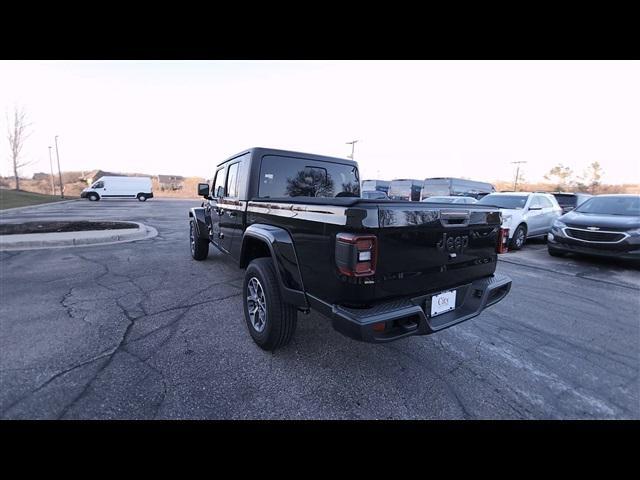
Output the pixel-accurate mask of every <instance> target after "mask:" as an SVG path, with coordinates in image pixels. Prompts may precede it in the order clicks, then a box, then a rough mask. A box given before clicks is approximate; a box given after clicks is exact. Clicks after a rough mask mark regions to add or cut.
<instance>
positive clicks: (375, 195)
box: [360, 190, 389, 200]
mask: <svg viewBox="0 0 640 480" xmlns="http://www.w3.org/2000/svg"><path fill="white" fill-rule="evenodd" d="M360 197H362V198H369V199H372V200H389V197H388V196H387V194H386V193H384V192H381V191H379V190H367V191H363V192H360Z"/></svg>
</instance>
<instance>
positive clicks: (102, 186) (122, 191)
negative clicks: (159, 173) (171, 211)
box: [80, 177, 153, 202]
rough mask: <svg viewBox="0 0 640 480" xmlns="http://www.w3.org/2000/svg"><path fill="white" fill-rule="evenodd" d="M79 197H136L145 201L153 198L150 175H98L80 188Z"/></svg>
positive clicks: (95, 199)
mask: <svg viewBox="0 0 640 480" xmlns="http://www.w3.org/2000/svg"><path fill="white" fill-rule="evenodd" d="M80 198H88V199H89V200H91V201H92V202H97V201H98V200H100V199H101V198H137V199H138V200H139V201H141V202H145V201H146V200H147V199H148V198H153V188H152V186H151V178H150V177H100V178H99V179H98V180H96V181H95V182H93V184H92V185H91V186H90V187H88V188H85V189H84V190H82V193H80Z"/></svg>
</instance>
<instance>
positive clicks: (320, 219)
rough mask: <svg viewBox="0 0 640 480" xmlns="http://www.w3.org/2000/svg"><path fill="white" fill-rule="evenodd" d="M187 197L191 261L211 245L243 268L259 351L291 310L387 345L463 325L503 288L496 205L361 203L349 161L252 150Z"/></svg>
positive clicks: (291, 317)
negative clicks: (197, 202)
mask: <svg viewBox="0 0 640 480" xmlns="http://www.w3.org/2000/svg"><path fill="white" fill-rule="evenodd" d="M198 194H199V195H201V196H203V197H204V198H205V201H204V202H203V203H202V206H201V207H200V208H192V209H191V210H190V211H189V217H190V241H191V255H192V257H193V258H194V259H195V260H204V259H205V258H207V254H208V252H209V244H210V243H211V244H213V245H214V246H215V247H217V248H218V249H220V250H221V251H222V252H224V253H227V254H229V255H230V256H231V258H232V259H233V260H234V261H236V262H238V265H239V266H240V268H243V269H246V271H245V277H244V283H243V297H242V298H243V304H244V316H245V319H246V322H247V326H248V329H249V332H250V334H251V336H252V337H253V339H254V341H255V342H256V343H257V344H258V345H259V346H260V347H262V348H263V349H265V350H274V349H276V348H278V347H281V346H283V345H286V344H287V343H288V342H289V341H290V340H291V337H292V335H293V333H294V330H295V327H296V321H297V314H298V311H303V312H309V311H310V310H311V309H313V310H316V311H318V312H320V313H322V314H324V315H325V316H327V317H329V318H330V319H331V320H332V324H333V327H334V328H335V329H336V330H338V331H339V332H341V333H343V334H345V335H348V336H349V337H352V338H355V339H358V340H363V341H368V342H387V341H391V340H396V339H399V338H402V337H406V336H409V335H427V334H431V333H434V332H437V331H439V330H442V329H444V328H447V327H450V326H452V325H455V324H456V323H460V322H463V321H465V320H468V319H470V318H472V317H475V316H476V315H478V314H479V313H480V312H481V311H482V310H483V309H484V308H486V307H488V306H489V305H493V304H495V303H497V302H499V301H500V300H502V299H503V298H504V297H505V296H506V295H507V293H509V290H510V288H511V279H510V278H508V277H506V276H504V275H497V274H495V270H496V262H497V251H498V248H499V246H500V243H501V242H502V243H504V242H505V241H506V238H505V235H504V233H505V232H504V231H503V230H501V228H500V225H501V214H500V211H499V210H498V209H497V208H495V207H491V206H478V205H466V204H464V205H463V204H452V205H443V204H436V203H433V204H430V203H425V202H422V203H418V202H408V201H394V200H377V199H376V200H373V199H371V200H370V199H363V198H360V181H359V177H358V165H357V163H356V162H354V161H350V160H344V159H339V158H332V157H325V156H319V155H312V154H306V153H298V152H290V151H284V150H274V149H266V148H252V149H250V150H247V151H244V152H242V153H239V154H237V155H234V156H232V157H231V158H229V159H227V160H225V161H224V162H222V163H220V164H219V165H218V167H217V168H216V171H215V177H214V179H213V184H212V189H210V187H209V184H206V183H202V184H199V185H198Z"/></svg>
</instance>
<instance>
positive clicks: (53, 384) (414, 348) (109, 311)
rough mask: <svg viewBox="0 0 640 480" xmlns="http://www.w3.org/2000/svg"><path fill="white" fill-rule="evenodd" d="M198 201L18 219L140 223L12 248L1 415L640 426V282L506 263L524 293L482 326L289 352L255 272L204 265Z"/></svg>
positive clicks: (533, 254) (544, 264)
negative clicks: (195, 248) (247, 304)
mask: <svg viewBox="0 0 640 480" xmlns="http://www.w3.org/2000/svg"><path fill="white" fill-rule="evenodd" d="M197 205H199V201H197V200H193V201H188V200H163V199H153V200H150V201H148V202H146V203H139V202H137V201H131V200H105V201H100V202H96V203H90V202H88V201H77V202H70V203H64V204H59V205H56V204H49V205H45V206H39V207H36V208H32V209H27V210H22V211H19V212H6V213H2V216H1V221H2V222H15V221H33V220H39V219H66V220H69V219H91V220H122V221H137V222H142V223H144V224H146V225H150V226H152V227H154V228H156V229H157V230H158V236H157V237H155V238H152V239H148V240H142V241H137V242H133V243H125V244H117V245H101V246H87V247H75V248H60V249H51V250H47V249H45V250H32V251H16V252H0V274H1V275H0V288H1V291H0V293H1V299H2V302H1V306H0V416H1V417H2V418H47V419H51V418H53V419H55V418H65V419H89V418H98V419H116V418H118V419H119V418H140V419H151V418H168V419H178V418H179V419H183V418H195V419H307V418H310V419H316V418H317V419H325V418H327V419H391V418H393V419H529V418H535V419H577V418H587V419H593V418H602V419H609V418H635V419H637V418H640V388H639V383H640V380H639V376H638V372H639V370H640V271H639V270H638V268H637V267H631V266H629V265H626V264H624V263H612V262H607V261H602V260H592V259H584V258H553V257H550V256H549V255H548V254H547V252H546V245H545V244H544V242H542V241H534V242H530V243H529V244H528V245H527V246H525V248H524V249H523V250H522V251H520V252H510V253H508V254H505V255H501V261H500V262H499V264H498V272H500V273H504V274H507V275H509V276H510V277H511V278H512V279H513V286H512V289H511V293H510V294H509V295H508V296H507V297H506V298H505V299H504V300H503V301H502V302H500V303H499V304H497V305H495V306H493V307H490V308H489V309H487V310H486V311H485V312H484V313H482V314H481V315H480V316H479V317H476V318H475V319H472V320H470V321H468V322H465V323H463V324H460V325H457V326H455V327H453V328H451V329H448V330H445V331H443V332H440V333H438V334H435V335H431V336H427V337H412V338H407V339H403V340H400V341H397V342H393V343H390V344H384V345H375V344H366V343H360V342H357V341H354V340H351V339H349V338H346V337H344V336H342V335H340V334H339V333H337V332H335V331H334V330H333V329H332V328H331V325H330V321H329V320H328V319H326V318H324V317H322V316H320V315H318V314H316V313H311V314H310V315H303V314H300V315H299V320H298V329H297V331H296V334H295V336H294V339H293V341H292V343H291V344H290V345H288V346H287V347H285V348H283V349H281V350H278V351H276V352H275V353H269V352H264V351H262V350H261V349H260V348H259V347H257V346H256V345H255V344H254V343H253V341H252V340H251V337H250V336H249V333H248V332H247V328H246V325H245V323H244V318H243V314H242V296H241V285H242V278H243V271H242V270H240V269H239V268H238V267H237V266H236V265H235V264H233V263H232V262H231V261H230V260H228V259H227V258H225V257H223V256H222V254H220V253H218V252H217V251H216V250H215V249H214V248H211V249H210V254H209V258H208V259H207V260H206V261H203V262H196V261H193V260H192V259H191V257H190V254H189V237H188V217H187V212H188V208H189V207H191V206H197Z"/></svg>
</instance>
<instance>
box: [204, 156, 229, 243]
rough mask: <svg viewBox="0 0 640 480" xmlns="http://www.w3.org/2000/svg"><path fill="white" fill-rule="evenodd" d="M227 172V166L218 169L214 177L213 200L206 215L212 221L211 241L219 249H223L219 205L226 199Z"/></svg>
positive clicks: (208, 204) (208, 205) (207, 207)
mask: <svg viewBox="0 0 640 480" xmlns="http://www.w3.org/2000/svg"><path fill="white" fill-rule="evenodd" d="M226 172H227V169H226V166H223V167H220V168H218V170H216V173H215V175H214V177H213V189H212V192H211V199H210V200H209V201H208V202H207V205H206V213H207V215H208V216H209V219H210V220H211V241H212V242H213V243H215V244H216V245H217V246H218V247H220V248H222V244H221V241H222V237H223V235H222V232H221V230H220V217H221V215H222V212H221V210H220V208H219V205H218V203H219V202H220V201H221V200H222V199H223V197H224V185H225V180H226V177H225V174H226Z"/></svg>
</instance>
